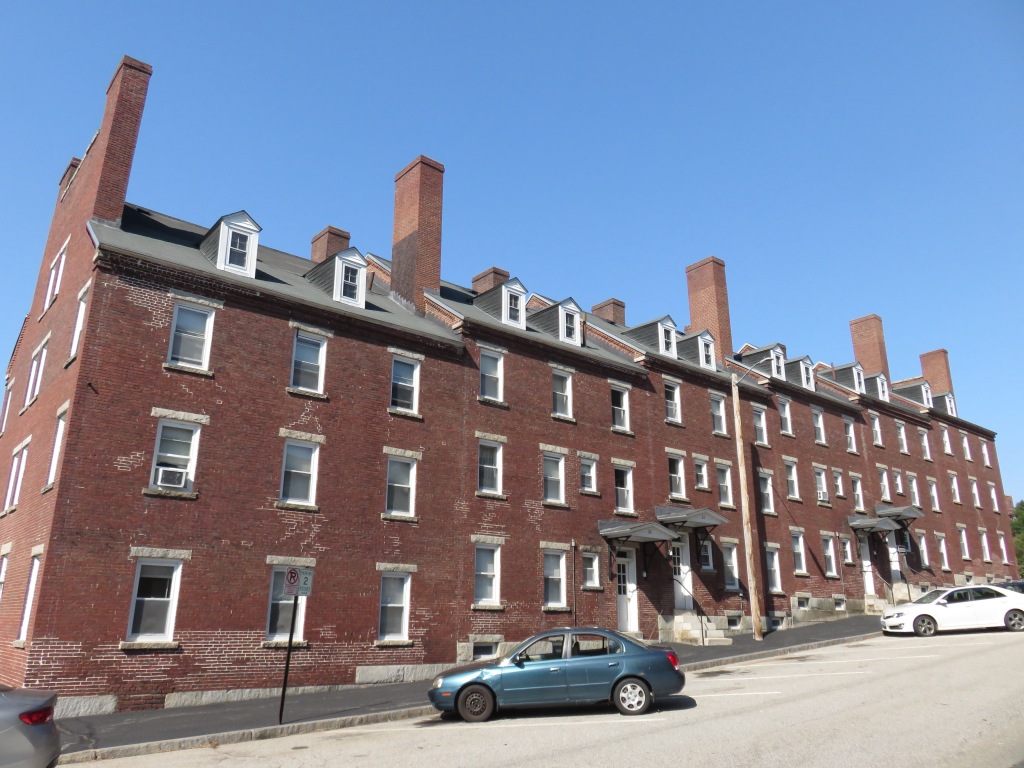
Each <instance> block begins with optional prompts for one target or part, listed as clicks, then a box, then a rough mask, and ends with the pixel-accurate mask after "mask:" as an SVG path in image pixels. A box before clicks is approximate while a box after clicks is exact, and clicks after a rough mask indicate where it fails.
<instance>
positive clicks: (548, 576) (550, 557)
mask: <svg viewBox="0 0 1024 768" xmlns="http://www.w3.org/2000/svg"><path fill="white" fill-rule="evenodd" d="M544 607H546V608H564V607H565V552H562V551H560V550H547V549H546V550H544Z"/></svg>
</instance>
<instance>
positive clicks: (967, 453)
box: [960, 433, 974, 461]
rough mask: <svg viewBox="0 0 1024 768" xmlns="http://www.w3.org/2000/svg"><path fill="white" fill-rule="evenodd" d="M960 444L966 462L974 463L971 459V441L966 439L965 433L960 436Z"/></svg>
mask: <svg viewBox="0 0 1024 768" xmlns="http://www.w3.org/2000/svg"><path fill="white" fill-rule="evenodd" d="M960 444H961V445H962V446H963V449H964V458H965V459H967V461H974V459H973V458H972V457H971V441H970V440H969V439H968V437H967V434H966V433H961V434H960Z"/></svg>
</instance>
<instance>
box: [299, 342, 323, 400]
mask: <svg viewBox="0 0 1024 768" xmlns="http://www.w3.org/2000/svg"><path fill="white" fill-rule="evenodd" d="M326 350H327V339H325V338H323V337H322V336H314V335H311V334H308V333H301V332H296V334H295V345H294V348H293V350H292V384H291V385H292V387H294V388H295V389H305V390H309V391H311V392H323V391H324V356H325V354H326Z"/></svg>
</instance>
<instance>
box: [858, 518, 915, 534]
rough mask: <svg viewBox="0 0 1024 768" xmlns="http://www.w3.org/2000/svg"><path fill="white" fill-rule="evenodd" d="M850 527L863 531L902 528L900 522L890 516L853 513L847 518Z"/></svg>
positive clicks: (879, 531) (875, 531)
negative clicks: (864, 515)
mask: <svg viewBox="0 0 1024 768" xmlns="http://www.w3.org/2000/svg"><path fill="white" fill-rule="evenodd" d="M847 523H849V525H850V528H852V529H853V530H855V531H860V532H863V533H888V532H889V531H899V530H902V528H901V526H900V524H899V523H897V522H896V521H895V520H891V519H889V518H888V517H863V516H861V515H851V516H850V517H849V518H847Z"/></svg>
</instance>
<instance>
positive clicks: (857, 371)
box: [853, 364, 867, 395]
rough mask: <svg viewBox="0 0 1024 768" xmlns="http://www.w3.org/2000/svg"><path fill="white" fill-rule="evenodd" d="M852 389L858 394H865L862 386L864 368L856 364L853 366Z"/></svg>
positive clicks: (865, 391) (865, 389)
mask: <svg viewBox="0 0 1024 768" xmlns="http://www.w3.org/2000/svg"><path fill="white" fill-rule="evenodd" d="M853 391H854V392H856V393H857V394H858V395H863V394H867V388H866V387H865V386H864V369H863V368H862V367H861V366H860V365H859V364H858V365H855V366H854V367H853Z"/></svg>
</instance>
